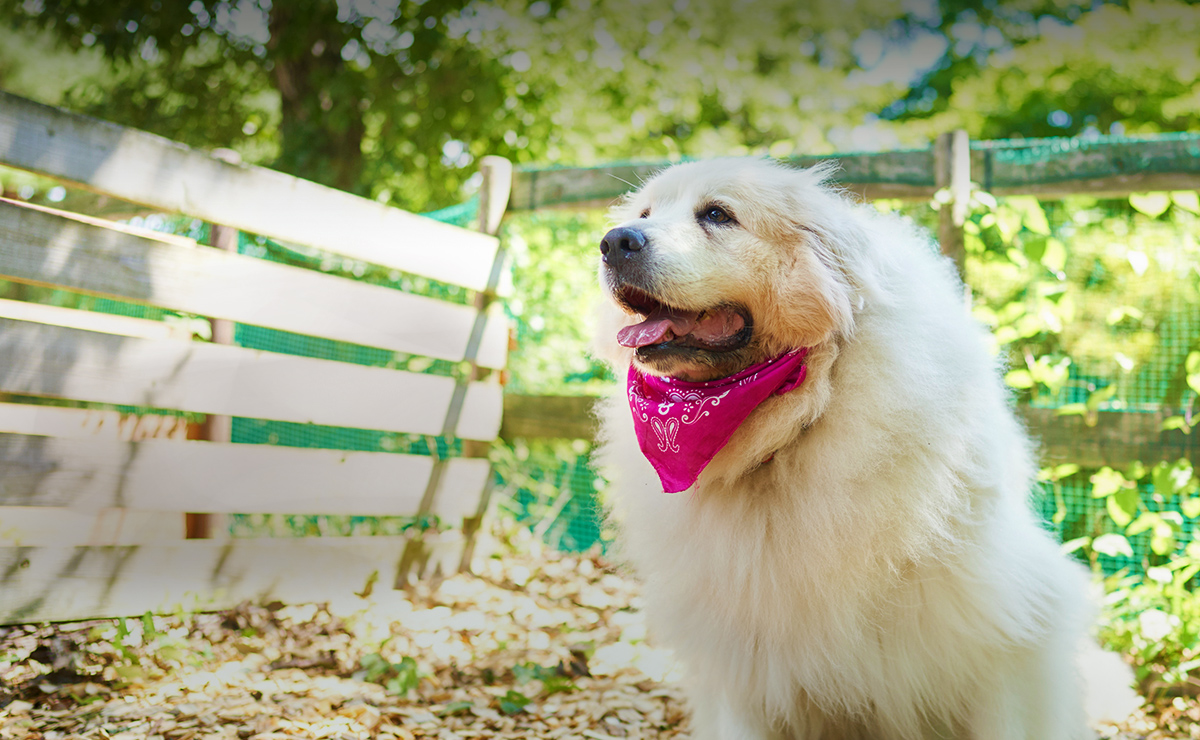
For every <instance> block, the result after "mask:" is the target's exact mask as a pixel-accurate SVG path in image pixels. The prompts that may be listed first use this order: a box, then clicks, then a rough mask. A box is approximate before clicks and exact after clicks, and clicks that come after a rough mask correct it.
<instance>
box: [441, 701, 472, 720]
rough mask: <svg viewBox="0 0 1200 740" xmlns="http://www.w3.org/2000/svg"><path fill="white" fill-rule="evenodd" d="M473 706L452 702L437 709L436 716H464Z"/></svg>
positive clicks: (462, 702) (464, 702) (467, 702)
mask: <svg viewBox="0 0 1200 740" xmlns="http://www.w3.org/2000/svg"><path fill="white" fill-rule="evenodd" d="M473 706H475V705H474V704H472V703H471V702H469V701H452V702H450V703H449V704H447V705H446V706H444V707H442V708H441V709H439V710H438V711H437V712H436V714H437V715H438V716H439V717H453V716H455V715H459V714H466V713H467V712H469V711H471V707H473Z"/></svg>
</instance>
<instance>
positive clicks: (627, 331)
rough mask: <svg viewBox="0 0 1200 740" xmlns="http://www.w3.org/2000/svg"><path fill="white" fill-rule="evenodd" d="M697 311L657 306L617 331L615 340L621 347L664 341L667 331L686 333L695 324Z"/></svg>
mask: <svg viewBox="0 0 1200 740" xmlns="http://www.w3.org/2000/svg"><path fill="white" fill-rule="evenodd" d="M698 314H699V311H687V312H683V313H672V312H671V309H669V308H665V307H663V308H659V309H658V310H656V311H655V312H654V313H652V314H650V315H649V316H647V317H646V320H645V321H643V322H642V323H640V324H634V325H633V326H627V327H625V328H624V329H621V330H620V331H619V332H617V342H618V343H620V345H621V346H622V347H645V346H646V345H648V344H658V343H659V342H662V341H664V339H663V338H664V337H666V336H667V332H674V334H675V336H677V337H682V336H685V335H687V334H688V333H689V332H691V330H692V329H693V328H694V327H695V326H696V317H697V315H698Z"/></svg>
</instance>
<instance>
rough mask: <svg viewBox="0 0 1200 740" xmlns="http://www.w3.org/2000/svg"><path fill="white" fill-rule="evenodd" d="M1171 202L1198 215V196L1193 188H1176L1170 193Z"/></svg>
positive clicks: (1199, 199)
mask: <svg viewBox="0 0 1200 740" xmlns="http://www.w3.org/2000/svg"><path fill="white" fill-rule="evenodd" d="M1171 202H1172V203H1174V204H1175V205H1177V206H1179V207H1180V208H1182V209H1183V210H1185V211H1191V212H1192V213H1195V214H1198V215H1200V196H1198V195H1196V191H1195V190H1176V191H1175V192H1173V193H1171Z"/></svg>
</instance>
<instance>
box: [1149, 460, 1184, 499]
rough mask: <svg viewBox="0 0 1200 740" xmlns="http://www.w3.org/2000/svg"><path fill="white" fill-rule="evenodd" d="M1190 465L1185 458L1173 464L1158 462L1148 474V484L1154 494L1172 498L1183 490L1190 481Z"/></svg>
mask: <svg viewBox="0 0 1200 740" xmlns="http://www.w3.org/2000/svg"><path fill="white" fill-rule="evenodd" d="M1192 472H1193V471H1192V464H1191V463H1189V462H1188V461H1187V459H1185V458H1180V459H1178V460H1176V461H1175V462H1173V463H1166V462H1160V463H1159V464H1158V465H1155V466H1154V469H1153V470H1152V471H1151V472H1150V483H1151V484H1152V485H1153V486H1154V492H1155V493H1157V494H1160V495H1162V496H1174V495H1175V494H1177V493H1180V492H1181V491H1183V490H1185V489H1186V488H1187V487H1188V484H1189V483H1191V481H1192Z"/></svg>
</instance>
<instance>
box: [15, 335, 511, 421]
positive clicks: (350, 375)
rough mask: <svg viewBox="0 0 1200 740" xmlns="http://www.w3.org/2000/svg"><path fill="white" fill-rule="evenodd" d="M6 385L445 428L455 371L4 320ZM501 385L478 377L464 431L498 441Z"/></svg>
mask: <svg viewBox="0 0 1200 740" xmlns="http://www.w3.org/2000/svg"><path fill="white" fill-rule="evenodd" d="M0 391H2V392H7V393H18V394H26V395H34V396H49V397H53V398H63V399H72V400H77V401H89V402H92V403H110V404H128V405H133V406H149V407H153V408H162V409H177V410H180V411H192V412H199V413H208V414H225V415H228V416H243V417H250V418H255V419H270V420H276V421H290V422H298V423H312V424H324V425H329V426H340V427H356V428H363V429H379V430H384V431H396V432H415V433H418V434H440V433H441V432H442V424H443V422H444V420H445V417H446V410H447V409H448V408H449V404H450V399H451V396H452V395H453V393H454V381H453V379H451V378H446V377H439V376H434V375H422V374H420V373H408V372H401V371H397V370H388V369H385V368H376V367H363V366H359V365H349V364H346V363H341V362H332V361H329V360H317V359H312V358H308V357H295V356H291V355H282V354H276V353H272V352H261V351H257V350H249V349H244V348H241V347H226V346H219V345H213V344H206V343H203V342H178V341H152V340H146V339H133V338H129V337H121V336H115V335H109V334H98V333H95V332H88V331H82V330H78V329H67V328H62V327H56V326H45V325H41V324H31V323H28V322H24V321H12V320H9V319H0ZM501 408H502V399H501V390H500V386H499V385H498V384H493V383H475V384H472V385H471V387H470V389H469V391H468V393H467V397H466V406H465V408H464V410H463V415H462V417H461V419H460V421H459V424H458V427H457V432H458V436H460V437H465V438H468V439H482V440H487V439H494V438H495V436H496V434H497V433H498V432H499V429H500V415H501Z"/></svg>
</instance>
